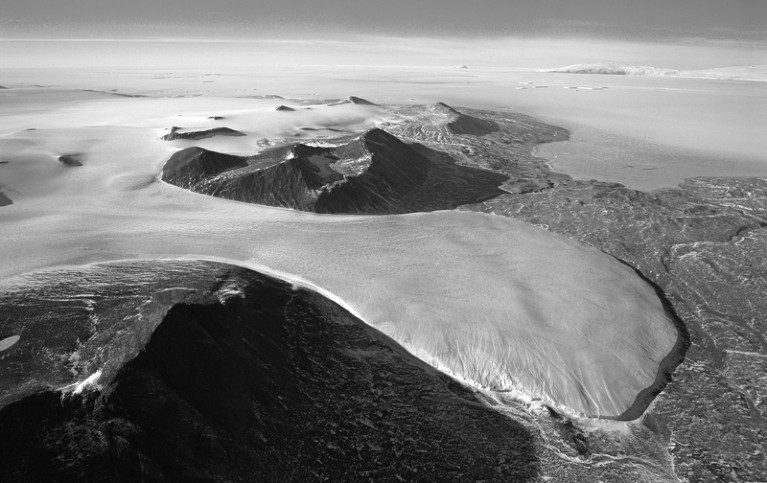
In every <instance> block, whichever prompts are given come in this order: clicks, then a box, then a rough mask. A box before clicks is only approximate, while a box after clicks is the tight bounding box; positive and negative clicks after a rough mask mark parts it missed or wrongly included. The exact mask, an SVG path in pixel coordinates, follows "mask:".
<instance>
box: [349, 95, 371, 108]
mask: <svg viewBox="0 0 767 483" xmlns="http://www.w3.org/2000/svg"><path fill="white" fill-rule="evenodd" d="M349 102H351V103H352V104H361V105H365V106H375V105H376V104H375V103H373V102H370V101H368V100H367V99H363V98H361V97H355V96H349Z"/></svg>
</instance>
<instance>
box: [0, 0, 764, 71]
mask: <svg viewBox="0 0 767 483" xmlns="http://www.w3.org/2000/svg"><path fill="white" fill-rule="evenodd" d="M9 1H10V3H6V4H4V5H3V6H2V7H0V13H1V14H2V15H0V59H2V61H3V62H2V64H0V68H2V67H56V66H70V67H96V66H125V67H139V66H145V67H154V66H167V67H180V66H197V67H199V66H204V65H211V66H233V65H242V64H243V63H244V62H245V63H252V64H256V65H274V64H287V65H296V64H297V63H303V64H322V65H342V64H363V65H369V64H377V65H426V66H431V65H452V64H471V65H472V66H486V67H498V66H500V67H510V68H554V67H560V66H563V65H568V64H575V63H588V62H602V61H612V62H618V63H624V64H634V65H637V64H638V65H652V66H657V67H665V68H676V69H706V68H713V67H725V66H732V65H751V64H767V0H641V1H638V0H536V1H528V0H525V1H517V0H480V1H476V2H470V1H466V0H385V1H380V0H379V1H370V0H323V1H317V0H313V1H310V0H282V1H264V0H260V1H252V0H218V1H215V2H214V1H210V0H131V1H130V2H126V1H123V0H9ZM22 40H24V41H22ZM160 40H161V41H162V43H158V41H160ZM125 41H127V42H125Z"/></svg>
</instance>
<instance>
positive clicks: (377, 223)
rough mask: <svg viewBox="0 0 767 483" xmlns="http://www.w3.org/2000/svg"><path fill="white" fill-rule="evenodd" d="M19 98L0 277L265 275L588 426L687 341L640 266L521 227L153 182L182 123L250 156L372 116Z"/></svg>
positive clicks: (11, 118)
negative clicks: (114, 272)
mask: <svg viewBox="0 0 767 483" xmlns="http://www.w3.org/2000/svg"><path fill="white" fill-rule="evenodd" d="M24 95H25V94H24V93H17V94H15V96H14V99H13V102H12V103H11V104H10V107H11V109H10V110H9V111H8V113H7V114H4V116H3V117H2V118H0V145H2V146H3V147H4V150H5V151H4V155H5V156H6V157H7V159H9V160H10V161H11V163H9V164H8V165H7V166H4V168H3V170H4V171H3V174H4V177H5V178H4V180H3V182H4V183H7V185H8V186H10V187H11V188H13V189H14V190H15V191H14V192H18V193H19V195H18V196H16V197H15V198H14V204H13V205H9V206H6V207H4V208H3V210H2V212H0V217H2V218H0V219H1V220H2V224H3V236H2V237H0V252H2V253H3V254H4V260H3V264H2V265H1V266H0V278H3V279H5V278H7V277H11V276H13V275H15V274H20V273H24V272H28V271H30V270H35V269H43V268H47V267H53V266H59V265H64V264H69V265H72V264H82V263H90V262H99V261H109V260H117V259H135V258H142V259H152V258H178V257H186V258H206V259H218V260H221V259H223V260H228V261H231V262H234V263H238V264H240V265H243V266H248V267H253V268H256V269H258V267H268V268H269V269H270V270H271V271H272V272H274V273H283V274H287V275H289V276H290V277H291V278H292V279H294V280H301V281H305V283H307V284H309V285H312V286H316V287H320V288H322V290H323V291H325V293H328V294H332V295H333V297H334V299H336V300H339V301H342V302H343V304H344V305H345V306H347V307H349V308H350V309H352V310H353V311H354V313H356V314H358V315H359V316H360V317H361V318H362V319H363V320H364V321H366V322H367V323H369V324H370V325H372V326H374V327H376V328H378V329H380V330H381V331H383V332H384V333H386V334H387V335H389V336H391V337H392V338H393V339H395V340H396V341H397V342H399V343H400V344H402V345H404V346H405V347H406V348H407V349H408V350H410V351H411V352H412V353H413V354H415V355H417V356H418V357H420V358H421V359H423V360H425V361H427V362H429V363H431V364H432V365H434V366H435V367H439V368H442V369H445V370H447V371H448V372H450V373H452V374H455V375H456V376H458V377H460V378H462V379H464V380H466V381H469V382H471V383H472V384H474V385H476V386H477V387H482V388H485V389H489V390H494V391H520V392H521V393H524V394H527V395H529V396H530V397H531V398H538V399H540V400H541V401H543V402H544V403H547V404H551V405H554V406H557V407H559V408H563V410H569V411H571V412H572V413H575V414H582V415H588V416H604V417H618V416H620V415H621V414H623V413H624V412H625V411H626V410H627V409H628V408H629V407H631V405H632V404H633V403H634V400H635V398H636V397H637V395H638V394H639V392H640V391H642V390H643V389H645V388H647V387H650V386H652V385H653V384H654V382H655V380H656V376H657V373H658V370H659V366H660V363H661V361H662V360H663V358H664V357H666V356H667V355H668V354H669V352H670V351H671V349H672V347H673V346H674V343H675V341H676V336H677V334H676V329H675V328H674V326H673V324H672V323H671V322H670V321H669V320H668V318H667V317H666V315H665V312H664V308H663V306H662V304H661V302H660V301H659V299H658V297H657V296H656V294H655V293H654V291H653V289H652V288H651V287H650V286H648V285H647V284H646V283H645V282H644V281H643V280H641V279H640V278H639V277H638V276H636V275H635V274H634V272H633V271H632V270H631V269H630V268H629V267H627V266H624V265H622V264H620V263H619V262H617V261H615V260H614V259H612V258H611V257H609V256H607V255H605V254H603V253H601V252H600V251H598V250H595V249H592V248H588V247H585V246H582V245H580V244H578V243H576V242H574V241H572V240H569V239H566V238H564V237H560V236H556V235H553V234H551V233H549V232H547V231H545V230H543V229H541V228H537V227H533V226H531V225H528V224H525V223H522V222H518V221H515V220H511V219H508V218H505V217H500V216H490V215H481V214H477V213H468V212H433V213H426V214H410V215H398V216H340V215H332V216H327V215H325V216H323V215H315V214H311V213H302V212H296V211H291V210H286V209H280V208H270V207H263V206H257V205H252V204H245V203H240V202H235V201H229V200H224V199H219V198H214V197H210V196H203V195H199V194H195V193H191V192H189V191H186V190H184V189H182V188H178V187H174V186H170V185H167V184H165V183H162V182H159V181H158V180H157V176H158V174H159V172H160V170H161V167H162V163H163V162H164V160H166V159H167V158H168V157H169V155H170V154H171V153H172V152H173V151H174V150H175V148H174V147H173V146H169V144H172V143H167V142H163V141H161V140H159V139H158V138H157V136H156V133H157V130H158V128H161V127H163V126H168V125H170V124H171V122H172V121H173V120H174V119H177V118H178V116H196V117H197V118H203V119H204V118H205V117H206V116H207V115H209V114H211V113H216V114H220V115H223V116H225V117H226V119H227V124H228V125H229V126H231V127H232V128H233V129H237V130H239V131H242V132H244V133H246V134H247V136H244V137H237V138H218V137H217V138H209V139H205V140H201V141H199V143H198V144H199V146H201V147H204V148H206V149H217V150H220V151H222V152H227V153H236V152H249V153H252V152H254V151H255V150H257V149H258V144H257V142H256V141H257V139H260V138H269V139H274V138H279V137H281V136H286V135H288V134H289V133H290V132H292V131H293V130H294V129H295V128H296V126H306V125H312V124H319V123H320V122H322V123H324V124H323V125H333V126H336V127H338V128H343V129H353V130H362V129H369V128H371V127H375V125H376V123H377V122H380V121H383V120H386V119H388V118H387V116H388V114H387V112H386V111H385V110H384V109H382V108H380V107H378V106H372V105H364V104H351V103H349V104H344V105H339V106H332V107H316V108H314V109H311V110H303V111H296V112H294V113H293V114H291V115H290V116H286V115H284V113H280V112H276V111H274V107H275V105H276V104H277V101H275V100H269V99H236V100H227V99H211V98H178V99H149V98H115V97H110V98H105V97H104V96H101V95H99V94H96V93H92V94H89V95H91V97H90V98H85V99H82V98H81V99H79V100H75V101H70V100H68V99H67V93H66V92H61V93H55V92H54V93H48V94H47V95H48V96H49V98H48V100H49V101H50V107H49V109H47V111H46V115H45V116H42V117H41V116H40V115H39V113H38V111H37V110H36V107H35V105H34V103H31V101H30V104H27V103H25V100H24V98H23V96H24ZM30 95H31V96H33V97H34V96H37V97H34V99H36V100H37V101H39V100H40V94H39V93H34V92H31V93H30ZM34 99H33V100H34ZM25 106H30V107H29V110H25ZM214 122H215V121H213V120H211V121H210V123H211V126H212V125H213V123H214ZM30 126H35V127H36V129H35V130H32V131H27V130H25V129H26V128H27V127H30ZM72 152H76V153H82V155H83V159H84V160H85V162H83V166H81V167H78V169H70V168H67V167H66V166H63V165H62V164H61V163H59V162H58V161H57V157H58V156H60V155H62V154H63V153H72ZM21 336H22V337H23V334H21Z"/></svg>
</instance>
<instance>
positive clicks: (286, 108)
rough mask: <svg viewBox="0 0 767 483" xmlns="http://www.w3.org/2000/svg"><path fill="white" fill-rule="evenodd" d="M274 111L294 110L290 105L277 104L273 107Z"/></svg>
mask: <svg viewBox="0 0 767 483" xmlns="http://www.w3.org/2000/svg"><path fill="white" fill-rule="evenodd" d="M274 110H275V111H285V112H292V111H295V109H293V108H292V107H288V106H286V105H279V106H277V107H275V108H274Z"/></svg>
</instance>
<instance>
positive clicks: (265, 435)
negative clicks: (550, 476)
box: [0, 261, 538, 482]
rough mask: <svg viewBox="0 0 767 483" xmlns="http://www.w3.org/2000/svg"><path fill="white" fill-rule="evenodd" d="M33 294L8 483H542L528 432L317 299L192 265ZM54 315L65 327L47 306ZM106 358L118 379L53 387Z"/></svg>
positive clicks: (23, 312)
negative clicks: (529, 482)
mask: <svg viewBox="0 0 767 483" xmlns="http://www.w3.org/2000/svg"><path fill="white" fill-rule="evenodd" d="M72 277H77V280H78V283H77V284H72V283H70V281H71V280H72ZM32 278H34V279H36V280H37V282H38V283H37V284H31V285H29V286H27V287H21V290H20V291H17V292H16V294H15V296H16V298H15V299H14V300H15V301H16V302H18V301H20V300H25V301H26V302H25V303H23V304H0V315H2V316H3V317H0V321H1V322H0V331H4V330H6V329H7V327H6V325H7V324H14V325H15V328H14V330H17V331H18V333H19V335H20V338H19V341H18V342H17V343H16V344H15V345H14V346H12V347H11V348H9V349H8V350H7V351H5V352H4V358H5V361H4V364H3V365H2V366H0V369H2V370H0V380H1V381H2V382H3V385H1V386H0V391H6V390H7V389H9V388H12V387H13V388H18V387H26V388H27V390H26V392H25V393H23V394H17V395H16V397H14V398H12V399H8V398H4V399H3V401H4V402H3V404H0V407H1V409H0V431H1V432H2V434H3V438H0V452H2V455H3V464H2V465H0V480H2V481H19V482H21V481H85V482H88V481H116V482H128V481H289V480H291V479H293V480H295V481H368V480H371V479H372V480H377V481H389V480H391V481H398V480H405V481H413V480H425V481H476V480H483V481H527V480H533V479H535V478H536V475H537V473H538V469H537V468H538V458H537V457H536V456H535V455H534V453H533V451H534V447H533V444H532V441H531V434H530V433H529V432H528V431H527V430H525V429H524V428H523V427H522V426H521V425H520V424H519V423H517V422H515V421H514V420H513V419H512V418H510V417H508V416H507V415H505V414H502V413H500V412H497V411H493V410H491V409H490V408H489V407H487V405H485V404H483V403H482V402H481V401H480V400H479V399H477V398H476V395H475V394H474V393H472V392H471V391H469V390H467V389H466V388H465V387H463V386H462V385H461V384H459V383H458V382H456V381H454V380H452V379H450V378H449V377H447V376H445V375H442V374H440V373H439V372H437V371H435V370H433V369H431V368H429V367H427V366H425V365H424V364H423V363H421V362H420V361H418V360H417V359H415V358H414V357H413V356H411V355H410V354H408V353H407V352H406V351H405V350H404V349H403V348H402V347H400V346H398V345H397V344H396V343H394V342H393V341H391V339H389V338H387V337H386V336H384V335H383V334H381V333H379V332H377V331H376V330H374V329H372V328H370V327H368V326H366V325H365V324H364V323H363V322H362V321H360V320H358V319H356V318H355V317H353V316H352V315H351V314H349V313H348V312H347V311H345V310H344V309H342V308H341V307H339V306H338V305H336V304H334V303H333V302H331V301H329V300H327V299H325V298H324V297H322V296H320V295H318V294H316V293H313V292H310V291H307V290H304V289H296V288H294V287H292V286H291V285H290V284H288V283H285V282H282V281H279V280H276V279H274V278H271V277H267V276H264V275H261V274H258V273H256V272H252V271H250V270H246V269H241V268H237V267H232V266H228V265H222V264H215V263H207V262H189V261H187V262H168V261H166V262H143V263H142V262H124V263H119V264H108V265H97V266H91V267H88V268H83V269H70V270H66V271H52V272H48V273H45V274H40V275H35V276H33V277H32ZM0 298H2V295H0ZM54 301H55V303H56V306H57V313H56V316H55V317H53V316H52V315H51V314H50V313H49V312H48V309H49V305H48V306H46V305H45V304H51V303H52V302H54ZM94 314H95V316H97V317H98V320H99V323H98V324H96V325H94V324H93V323H92V320H93V319H92V317H93V316H94ZM139 315H140V316H139ZM78 337H79V340H78ZM73 351H75V352H73ZM38 353H46V354H49V355H52V356H56V358H55V359H54V357H50V358H36V354H38ZM73 354H77V356H74V355H73ZM102 354H104V355H105V356H104V357H102ZM61 355H64V356H65V357H63V358H62V357H59V356H61ZM106 355H108V356H109V360H110V361H118V362H119V363H114V364H113V366H112V367H109V368H103V370H102V372H101V376H100V378H98V380H97V381H96V382H94V384H93V385H91V386H89V387H86V388H83V387H81V388H75V389H71V388H69V389H63V390H57V389H54V388H53V387H55V386H53V387H48V388H46V387H45V384H40V381H48V384H56V383H59V384H60V383H63V382H66V380H70V381H73V382H75V383H76V382H77V381H80V380H82V379H83V378H85V376H86V375H87V374H90V373H92V371H94V370H96V369H98V368H101V367H102V366H101V364H102V363H103V362H104V360H105V357H106ZM41 359H42V360H41ZM57 361H60V362H57ZM27 362H29V363H27ZM43 364H48V366H46V367H41V365H43ZM62 364H64V365H65V367H58V365H62ZM78 371H83V372H82V375H79V376H73V375H72V374H73V373H75V374H77V372H78ZM11 381H13V382H14V383H15V384H9V383H10V382H11ZM57 381H58V382H57ZM27 383H29V384H27Z"/></svg>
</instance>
